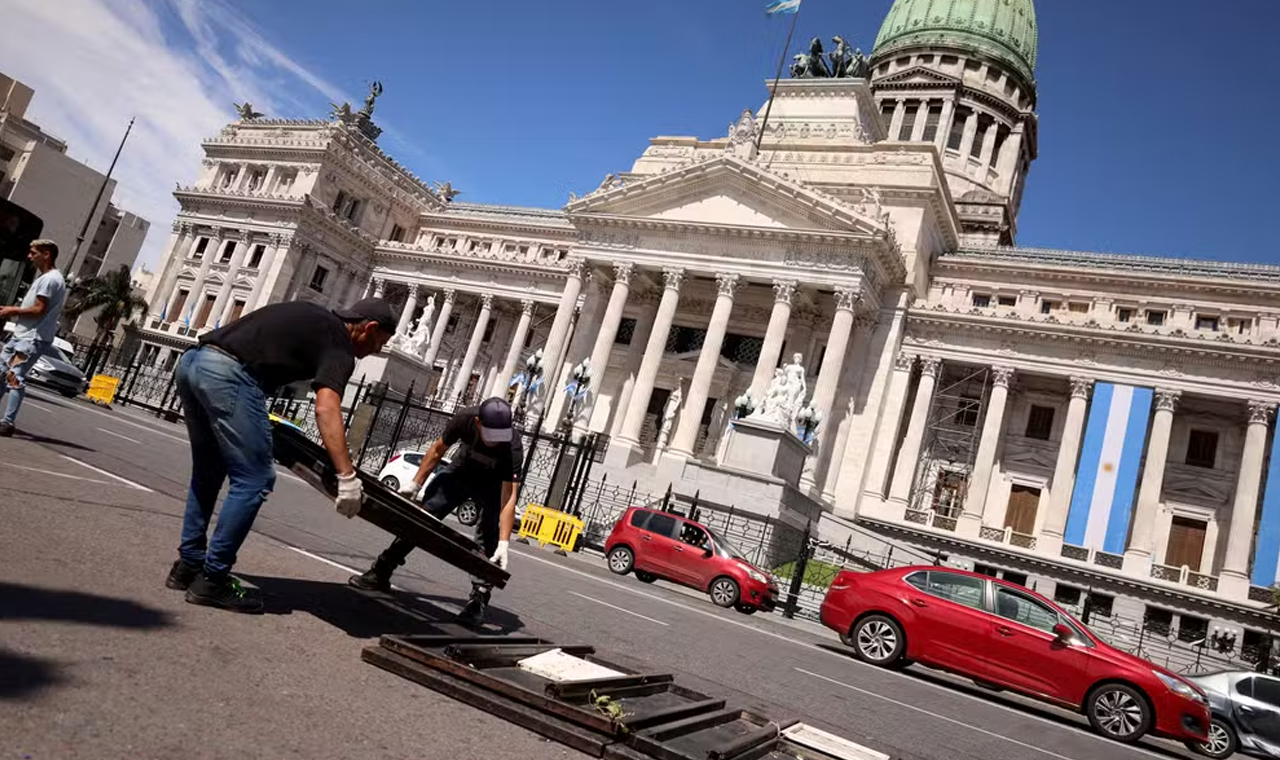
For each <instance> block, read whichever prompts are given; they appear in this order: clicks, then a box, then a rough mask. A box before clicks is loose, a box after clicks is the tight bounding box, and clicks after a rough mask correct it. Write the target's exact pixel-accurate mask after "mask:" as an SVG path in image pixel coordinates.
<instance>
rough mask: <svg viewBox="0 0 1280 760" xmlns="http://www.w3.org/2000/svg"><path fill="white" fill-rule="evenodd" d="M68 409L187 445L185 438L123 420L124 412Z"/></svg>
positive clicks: (81, 407) (85, 408) (80, 405)
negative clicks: (116, 413)
mask: <svg viewBox="0 0 1280 760" xmlns="http://www.w3.org/2000/svg"><path fill="white" fill-rule="evenodd" d="M68 408H70V409H74V410H76V411H81V412H89V413H90V414H98V415H101V416H103V417H106V418H107V419H109V420H115V421H116V422H121V423H124V424H125V425H132V426H133V427H136V428H138V429H139V430H145V431H147V432H148V433H151V434H152V435H159V436H163V437H165V438H169V439H171V440H174V441H177V442H178V443H188V441H187V439H186V438H179V437H178V436H176V435H170V434H169V433H165V432H163V431H161V430H157V429H156V428H154V427H152V426H150V425H140V424H138V423H137V422H131V421H130V420H126V419H123V417H124V412H121V413H120V414H119V415H115V414H107V413H106V412H104V411H102V410H101V409H94V408H93V407H90V406H84V405H83V404H75V405H72V406H69V407H68Z"/></svg>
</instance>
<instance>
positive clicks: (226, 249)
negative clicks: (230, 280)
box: [218, 240, 236, 264]
mask: <svg viewBox="0 0 1280 760" xmlns="http://www.w3.org/2000/svg"><path fill="white" fill-rule="evenodd" d="M235 254H236V241H234V240H228V241H227V242H225V243H223V244H222V255H221V256H219V257H218V263H219V264H230V263H231V257H232V256H234V255H235Z"/></svg>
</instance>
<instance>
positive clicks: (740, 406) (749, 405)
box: [733, 391, 756, 420]
mask: <svg viewBox="0 0 1280 760" xmlns="http://www.w3.org/2000/svg"><path fill="white" fill-rule="evenodd" d="M755 410H756V400H755V398H753V397H752V396H751V391H747V392H745V393H743V394H742V395H741V396H739V397H737V398H736V399H734V400H733V418H734V419H735V420H740V419H742V418H743V417H747V416H750V415H751V414H752V413H754V412H755Z"/></svg>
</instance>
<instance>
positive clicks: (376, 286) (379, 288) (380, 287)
mask: <svg viewBox="0 0 1280 760" xmlns="http://www.w3.org/2000/svg"><path fill="white" fill-rule="evenodd" d="M386 292H387V281H386V280H385V279H383V278H381V277H374V278H373V297H374V298H382V297H383V296H384V295H386Z"/></svg>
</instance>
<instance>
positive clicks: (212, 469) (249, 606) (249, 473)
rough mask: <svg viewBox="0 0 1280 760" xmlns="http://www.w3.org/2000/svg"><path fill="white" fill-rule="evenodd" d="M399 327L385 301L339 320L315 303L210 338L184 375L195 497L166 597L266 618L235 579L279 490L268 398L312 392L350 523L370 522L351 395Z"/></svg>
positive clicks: (184, 365)
mask: <svg viewBox="0 0 1280 760" xmlns="http://www.w3.org/2000/svg"><path fill="white" fill-rule="evenodd" d="M396 322H397V320H396V316H395V314H394V313H393V312H392V310H391V307H390V306H389V305H388V304H387V302H386V301H383V300H382V299H380V298H366V299H364V300H363V301H360V302H358V303H356V304H355V305H353V306H351V307H350V308H348V309H340V310H334V311H331V310H329V309H327V308H325V307H323V306H319V305H317V304H312V303H306V302H303V301H294V302H290V303H279V304H272V305H270V306H265V307H263V308H261V309H258V310H257V311H254V312H251V313H249V314H247V315H245V316H243V317H241V318H240V319H237V320H236V321H235V322H232V323H231V324H229V325H227V326H226V327H223V328H220V329H217V330H214V331H212V332H210V333H207V334H205V335H203V336H201V338H200V342H199V345H198V346H197V347H196V348H193V349H190V350H188V351H187V352H186V353H184V354H183V355H182V358H181V359H180V360H179V361H178V367H177V369H176V371H175V375H176V379H177V387H178V396H179V397H180V398H181V400H182V410H183V414H184V416H185V417H186V422H187V434H188V437H189V438H190V440H191V487H190V490H189V492H188V494H187V508H186V514H185V515H184V516H183V521H182V540H181V543H180V544H179V545H178V560H177V561H176V562H174V563H173V567H172V569H170V571H169V577H168V579H167V580H166V581H165V585H166V586H168V587H169V588H172V589H179V590H186V592H187V597H186V598H187V601H188V602H191V603H192V604H203V605H208V606H212V607H220V608H223V609H228V610H233V611H235V612H249V613H255V612H261V611H262V600H261V598H260V597H259V596H258V595H257V594H254V593H249V592H247V591H246V590H245V589H243V588H241V586H240V583H239V581H237V580H236V579H235V578H234V577H232V575H231V568H232V566H233V565H235V562H236V553H237V552H238V551H239V549H240V546H241V544H243V543H244V540H245V538H246V537H248V535H249V529H250V528H251V527H253V521H254V518H255V517H257V514H258V509H259V508H261V507H262V503H263V501H265V500H266V498H267V495H268V494H269V493H271V490H272V488H273V487H274V485H275V480H276V471H275V464H274V461H273V458H272V438H271V422H270V420H269V419H268V417H267V396H268V395H269V394H271V393H274V392H275V390H276V389H277V388H280V387H281V386H284V385H288V384H289V383H294V382H300V381H303V380H310V381H311V387H312V389H313V390H314V391H315V394H316V398H315V415H316V427H318V428H319V430H320V439H321V442H322V443H323V444H324V447H325V450H326V451H327V452H328V453H329V458H330V460H332V462H333V466H334V469H336V470H337V472H338V497H337V500H336V501H337V507H338V511H339V512H341V513H342V514H343V515H345V516H347V517H354V516H355V515H356V513H357V512H359V511H360V505H361V503H362V502H363V501H364V489H363V488H362V486H361V485H360V479H359V478H358V477H356V470H355V467H354V466H353V465H352V463H351V454H350V452H349V451H348V450H347V436H346V429H345V426H344V424H343V419H342V394H343V392H344V391H345V390H346V387H347V382H348V381H349V380H350V379H351V373H352V372H353V371H354V370H355V361H356V359H358V358H362V357H365V356H369V355H370V354H376V353H377V352H379V351H381V350H382V347H383V345H384V344H385V343H386V342H387V341H388V340H389V339H390V338H391V336H392V335H394V334H395V331H396ZM228 479H229V480H230V486H229V487H228V489H227V495H226V498H225V499H223V502H222V511H221V512H220V513H219V515H218V524H217V527H216V528H215V529H214V531H213V538H212V540H209V539H208V538H207V535H208V531H209V521H210V519H211V518H212V517H213V508H214V505H215V504H216V503H217V500H218V492H219V490H221V488H222V484H223V481H225V480H228Z"/></svg>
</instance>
